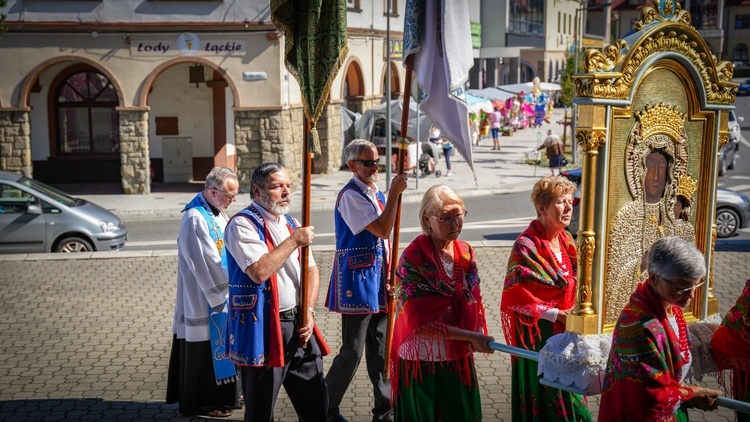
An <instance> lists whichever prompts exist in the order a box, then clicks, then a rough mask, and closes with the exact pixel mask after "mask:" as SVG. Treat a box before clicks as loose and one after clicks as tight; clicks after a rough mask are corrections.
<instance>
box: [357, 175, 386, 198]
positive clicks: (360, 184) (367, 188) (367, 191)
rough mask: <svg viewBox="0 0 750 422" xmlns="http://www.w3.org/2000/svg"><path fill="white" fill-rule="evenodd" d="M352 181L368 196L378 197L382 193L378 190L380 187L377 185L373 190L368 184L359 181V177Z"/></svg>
mask: <svg viewBox="0 0 750 422" xmlns="http://www.w3.org/2000/svg"><path fill="white" fill-rule="evenodd" d="M352 180H354V183H355V184H356V185H357V186H358V187H359V189H360V190H362V192H364V193H365V194H366V195H368V196H376V194H377V193H378V192H379V191H380V189H378V185H375V187H374V188H372V187H370V185H368V184H367V183H365V182H363V181H361V180H359V177H357V176H354V177H352Z"/></svg>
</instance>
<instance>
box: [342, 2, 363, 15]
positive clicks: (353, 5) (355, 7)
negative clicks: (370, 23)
mask: <svg viewBox="0 0 750 422" xmlns="http://www.w3.org/2000/svg"><path fill="white" fill-rule="evenodd" d="M346 8H347V9H348V10H349V11H350V12H361V11H362V9H360V8H359V0H346Z"/></svg>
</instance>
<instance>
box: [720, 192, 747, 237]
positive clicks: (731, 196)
mask: <svg viewBox="0 0 750 422" xmlns="http://www.w3.org/2000/svg"><path fill="white" fill-rule="evenodd" d="M748 224H750V199H748V197H747V195H745V194H744V193H741V192H735V191H733V190H729V189H726V188H719V189H718V190H717V191H716V235H717V236H718V237H720V238H724V237H732V236H734V235H735V234H737V230H739V229H744V228H745V227H747V226H748Z"/></svg>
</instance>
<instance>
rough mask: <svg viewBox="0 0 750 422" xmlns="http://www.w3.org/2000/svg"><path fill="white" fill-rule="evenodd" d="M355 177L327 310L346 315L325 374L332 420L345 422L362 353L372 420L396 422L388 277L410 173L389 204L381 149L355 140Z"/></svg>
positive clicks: (350, 158)
mask: <svg viewBox="0 0 750 422" xmlns="http://www.w3.org/2000/svg"><path fill="white" fill-rule="evenodd" d="M344 157H345V158H346V162H347V163H348V165H349V169H350V170H351V171H352V173H353V177H352V179H351V180H350V181H349V183H347V184H346V186H344V188H343V189H342V190H341V192H339V195H338V199H337V200H336V207H335V208H334V221H335V223H336V255H335V256H334V262H333V271H332V274H331V284H330V288H329V290H328V297H327V298H326V306H327V307H328V309H329V310H331V311H333V312H339V313H341V349H340V350H339V354H338V355H337V356H336V357H335V358H334V359H333V363H332V364H331V367H330V368H329V369H328V374H326V383H327V384H328V397H329V404H328V416H327V419H328V420H329V421H345V420H346V419H345V418H344V417H343V416H342V415H341V414H340V413H339V404H340V403H341V400H342V398H343V397H344V394H345V393H346V390H347V389H348V388H349V384H350V383H351V381H352V379H354V374H355V372H356V371H357V367H358V366H359V362H360V361H361V360H362V354H363V352H364V353H365V354H366V355H367V373H368V374H369V376H370V382H372V385H373V394H374V404H373V409H372V413H373V418H372V420H373V421H392V420H393V411H392V409H391V404H390V401H391V386H390V383H389V381H388V380H386V379H384V378H383V365H384V361H385V337H386V329H387V327H386V326H387V321H388V315H387V313H386V294H387V292H386V282H385V280H386V274H387V271H388V267H389V265H390V263H389V262H388V259H389V257H390V245H389V243H388V238H389V237H390V235H391V231H392V230H393V225H394V223H395V221H396V210H397V203H398V201H397V199H398V196H399V195H400V194H401V193H402V192H403V191H404V190H405V189H406V182H407V180H406V173H402V174H400V175H398V176H396V177H395V178H394V179H393V181H392V182H391V189H390V191H389V192H388V201H386V198H385V196H384V195H383V193H382V192H380V191H379V190H378V186H377V185H376V184H375V182H377V180H378V150H377V148H376V147H375V144H373V143H372V142H369V141H366V140H364V139H355V140H354V141H352V142H351V143H350V144H349V145H347V146H346V148H345V149H344Z"/></svg>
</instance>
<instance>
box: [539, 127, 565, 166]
mask: <svg viewBox="0 0 750 422" xmlns="http://www.w3.org/2000/svg"><path fill="white" fill-rule="evenodd" d="M542 148H545V149H546V153H547V159H548V160H549V171H550V172H551V173H552V175H553V176H554V175H555V168H557V174H558V175H559V174H560V171H561V170H562V166H563V160H564V158H565V156H564V155H563V144H562V141H561V140H560V137H559V136H557V135H555V134H554V133H552V130H551V129H550V130H548V131H547V137H546V138H545V139H544V142H543V143H542V145H540V146H539V148H537V151H538V150H540V149H542Z"/></svg>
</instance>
